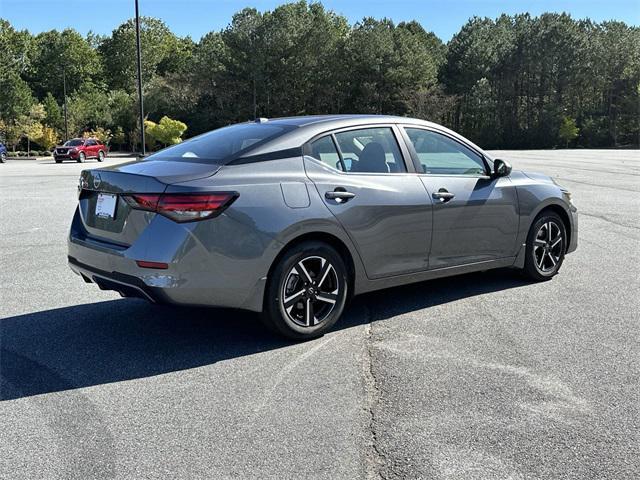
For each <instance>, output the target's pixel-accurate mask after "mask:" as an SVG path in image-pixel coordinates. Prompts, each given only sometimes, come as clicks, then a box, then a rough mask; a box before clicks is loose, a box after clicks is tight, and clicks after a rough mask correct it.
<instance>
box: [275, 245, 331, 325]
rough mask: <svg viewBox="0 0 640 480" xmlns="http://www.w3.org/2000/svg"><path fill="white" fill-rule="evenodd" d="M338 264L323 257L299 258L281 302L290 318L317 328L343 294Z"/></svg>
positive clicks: (284, 286)
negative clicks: (333, 263) (335, 265)
mask: <svg viewBox="0 0 640 480" xmlns="http://www.w3.org/2000/svg"><path fill="white" fill-rule="evenodd" d="M340 293H341V292H340V284H339V282H338V275H337V273H336V269H335V267H334V266H333V265H332V264H331V262H330V261H329V260H328V259H326V258H324V257H320V256H309V257H305V258H303V259H302V260H300V261H298V263H296V264H295V265H294V266H293V267H292V268H291V270H290V271H289V273H288V274H287V277H286V280H285V282H284V285H283V287H282V295H281V300H280V301H281V304H282V307H283V310H284V311H285V312H286V314H287V316H288V317H289V319H290V320H291V321H292V322H294V323H296V324H297V325H300V326H302V327H314V326H316V325H318V324H320V323H322V322H323V321H325V320H326V319H327V317H328V316H329V314H330V313H331V312H332V311H333V309H334V307H335V305H336V302H337V301H338V298H339V295H340Z"/></svg>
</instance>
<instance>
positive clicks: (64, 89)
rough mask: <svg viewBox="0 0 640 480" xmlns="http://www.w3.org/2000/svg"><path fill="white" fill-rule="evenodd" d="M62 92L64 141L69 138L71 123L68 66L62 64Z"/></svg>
mask: <svg viewBox="0 0 640 480" xmlns="http://www.w3.org/2000/svg"><path fill="white" fill-rule="evenodd" d="M62 92H63V95H64V141H65V142H66V141H67V140H69V123H68V121H67V67H66V66H65V65H64V64H62Z"/></svg>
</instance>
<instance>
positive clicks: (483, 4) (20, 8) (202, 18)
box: [0, 0, 640, 42]
mask: <svg viewBox="0 0 640 480" xmlns="http://www.w3.org/2000/svg"><path fill="white" fill-rule="evenodd" d="M282 3H286V2H285V1H284V0H139V5H140V14H141V15H146V16H152V17H157V18H160V19H161V20H163V21H164V22H165V23H166V24H167V25H168V26H169V28H171V30H172V31H173V32H174V33H176V34H177V35H179V36H187V35H189V36H191V37H192V38H193V39H194V40H198V39H200V37H202V36H203V35H204V34H206V33H208V32H210V31H213V30H221V29H223V28H225V27H226V26H227V25H228V24H229V22H230V21H231V17H232V15H233V14H234V13H235V12H237V11H239V10H241V9H242V8H244V7H255V8H257V9H258V10H261V11H264V10H272V9H273V8H274V7H276V6H278V5H280V4H282ZM321 3H323V4H324V5H325V7H327V8H328V9H331V10H334V11H335V12H337V13H340V14H342V15H344V16H346V17H347V18H348V19H349V22H350V23H355V22H356V21H358V20H360V19H362V18H363V17H365V16H371V17H375V18H382V17H387V18H391V19H392V20H394V21H395V22H400V21H403V20H418V21H419V22H420V23H421V24H422V26H423V27H424V28H425V29H426V30H429V31H432V32H434V33H435V34H436V35H438V37H440V38H441V39H442V40H443V41H445V42H446V41H448V40H450V39H451V37H452V36H453V35H454V34H455V33H456V32H457V31H458V30H460V27H461V26H462V25H464V23H466V21H467V20H468V19H469V18H470V17H473V16H480V17H485V16H487V17H491V18H495V17H497V16H499V15H500V14H501V13H508V14H515V13H524V12H529V13H531V14H532V15H538V14H540V13H543V12H563V11H564V12H567V13H570V14H571V16H572V17H574V18H587V17H588V18H591V19H592V20H595V21H598V22H600V21H603V20H622V21H624V22H626V23H627V24H630V25H640V0H502V1H499V0H323V1H322V2H321ZM133 15H134V0H91V1H87V0H0V18H4V19H6V20H9V21H10V22H11V24H12V25H13V26H14V27H15V28H17V29H19V30H23V29H28V30H29V31H30V32H32V33H39V32H42V31H47V30H52V29H58V30H63V29H65V28H67V27H72V28H75V29H76V30H77V31H79V32H80V33H82V34H83V35H84V34H86V33H87V32H89V31H93V32H94V33H98V34H110V33H111V32H112V31H113V30H114V29H115V28H116V27H117V26H118V25H120V24H121V23H122V22H124V21H125V20H127V19H128V18H131V17H132V16H133Z"/></svg>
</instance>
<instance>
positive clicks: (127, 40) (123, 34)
mask: <svg viewBox="0 0 640 480" xmlns="http://www.w3.org/2000/svg"><path fill="white" fill-rule="evenodd" d="M140 38H141V45H142V73H143V77H142V79H143V82H144V83H145V84H146V83H147V82H148V81H149V80H150V79H151V78H152V77H153V76H154V75H156V74H160V75H163V74H165V73H167V72H171V71H175V69H180V68H182V67H184V66H186V65H188V63H189V60H188V57H189V56H190V51H191V49H192V42H190V41H186V40H180V39H178V38H177V37H176V36H175V35H174V34H173V33H172V32H171V30H169V28H167V26H166V25H165V24H164V22H162V21H161V20H158V19H156V18H151V17H142V18H141V19H140ZM98 51H99V52H100V54H101V56H102V59H103V63H104V66H105V72H106V77H107V80H108V83H109V86H110V87H111V88H112V89H122V90H125V91H127V92H129V93H132V92H134V91H135V89H136V82H137V60H136V59H137V57H136V35H135V22H134V20H133V19H131V20H127V21H126V22H125V23H123V24H122V25H120V26H119V27H118V28H117V29H115V30H114V31H113V33H112V34H111V36H110V37H107V38H105V39H104V41H103V42H102V44H101V45H100V47H99V49H98Z"/></svg>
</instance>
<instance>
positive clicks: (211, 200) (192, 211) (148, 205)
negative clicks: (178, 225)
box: [124, 192, 238, 222]
mask: <svg viewBox="0 0 640 480" xmlns="http://www.w3.org/2000/svg"><path fill="white" fill-rule="evenodd" d="M236 198H238V194H237V193H236V192H216V193H168V194H148V193H139V194H138V193H136V194H133V195H126V196H125V197H124V199H125V200H126V201H127V203H128V204H129V205H130V206H131V207H133V208H137V209H140V210H148V211H150V212H157V213H159V214H161V215H164V216H165V217H169V218H170V219H172V220H174V221H176V222H191V221H195V220H204V219H206V218H212V217H215V216H217V215H220V213H222V211H224V209H225V208H227V207H228V206H229V205H231V203H232V202H233V201H234V200H235V199H236Z"/></svg>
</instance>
